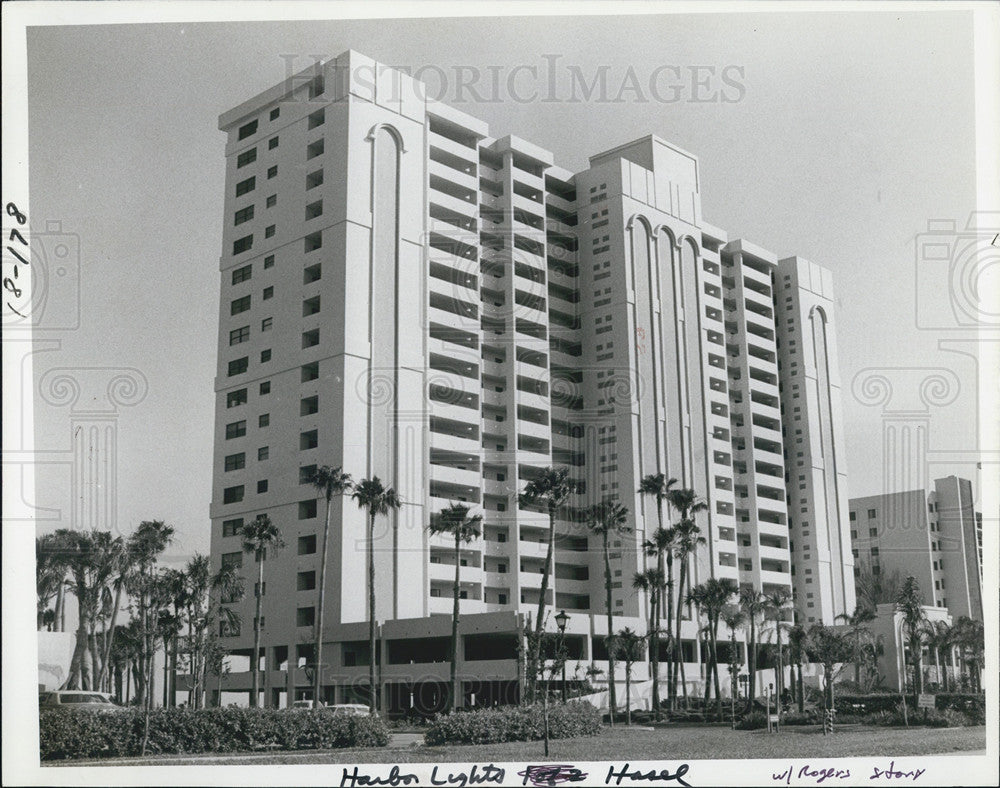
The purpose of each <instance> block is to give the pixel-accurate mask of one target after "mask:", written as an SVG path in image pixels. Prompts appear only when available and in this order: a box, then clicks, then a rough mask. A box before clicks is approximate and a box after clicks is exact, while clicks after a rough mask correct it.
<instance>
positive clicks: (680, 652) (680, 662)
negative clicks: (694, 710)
mask: <svg viewBox="0 0 1000 788" xmlns="http://www.w3.org/2000/svg"><path fill="white" fill-rule="evenodd" d="M686 578H687V560H686V559H685V560H683V561H682V562H681V573H680V585H679V587H678V589H677V632H676V635H675V636H674V637H675V642H674V653H675V654H676V655H677V671H678V672H679V675H680V680H681V689H682V690H683V692H684V706H685V708H687V677H686V676H685V673H684V649H683V648H682V644H681V618H682V616H683V612H684V605H683V604H682V600H683V598H684V581H685V579H686ZM676 680H677V673H675V675H674V682H672V683H673V684H675V685H676ZM676 695H677V691H676V689H675V690H674V697H675V699H676Z"/></svg>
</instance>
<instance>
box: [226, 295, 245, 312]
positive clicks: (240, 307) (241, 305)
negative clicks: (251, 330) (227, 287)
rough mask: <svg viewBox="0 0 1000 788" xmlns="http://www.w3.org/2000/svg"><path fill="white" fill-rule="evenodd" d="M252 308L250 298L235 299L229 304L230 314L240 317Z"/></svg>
mask: <svg viewBox="0 0 1000 788" xmlns="http://www.w3.org/2000/svg"><path fill="white" fill-rule="evenodd" d="M249 308H250V296H248V295H247V296H243V297H242V298H237V299H234V300H233V301H231V302H230V304H229V314H230V315H238V314H240V312H246V311H247V310H248V309H249Z"/></svg>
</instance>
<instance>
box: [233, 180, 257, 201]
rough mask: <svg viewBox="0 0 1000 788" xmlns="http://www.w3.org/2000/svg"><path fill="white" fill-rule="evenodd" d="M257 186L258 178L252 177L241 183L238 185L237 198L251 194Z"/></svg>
mask: <svg viewBox="0 0 1000 788" xmlns="http://www.w3.org/2000/svg"><path fill="white" fill-rule="evenodd" d="M256 186H257V176H256V175H251V176H250V177H249V178H247V179H246V180H243V181H240V182H239V183H237V184H236V196H237V197H242V196H243V195H244V194H249V193H250V192H252V191H253V190H254V188H255V187H256Z"/></svg>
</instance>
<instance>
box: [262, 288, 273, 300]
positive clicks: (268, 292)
mask: <svg viewBox="0 0 1000 788" xmlns="http://www.w3.org/2000/svg"><path fill="white" fill-rule="evenodd" d="M273 296H274V287H265V288H264V300H265V301H267V299H269V298H272V297H273Z"/></svg>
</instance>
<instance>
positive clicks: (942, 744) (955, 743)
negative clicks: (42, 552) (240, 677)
mask: <svg viewBox="0 0 1000 788" xmlns="http://www.w3.org/2000/svg"><path fill="white" fill-rule="evenodd" d="M985 748H986V728H985V726H978V727H973V728H944V729H942V728H910V729H896V728H872V727H866V726H851V728H850V729H847V728H844V729H841V730H838V731H837V732H835V733H834V734H833V735H832V736H823V734H822V730H820V729H814V728H812V727H808V728H807V727H798V726H788V727H786V728H784V729H782V732H781V733H780V734H768V733H767V732H765V731H733V730H729V729H726V728H675V729H670V728H660V729H657V730H629V729H627V728H625V727H624V726H618V727H616V728H614V729H613V730H612V729H610V728H609V729H606V730H605V732H604V733H603V734H602V735H600V736H586V737H581V738H577V739H554V740H553V741H552V742H551V744H550V747H549V758H548V761H549V762H555V761H563V762H564V763H583V762H586V761H610V760H614V761H624V760H631V761H640V760H670V761H677V760H702V759H718V758H735V759H746V758H815V757H820V756H823V757H838V756H839V757H848V756H857V757H864V756H879V757H884V756H885V755H886V754H892V755H895V756H905V755H929V754H935V753H951V752H958V751H963V750H983V749H985ZM542 752H543V750H542V743H541V742H540V741H539V742H513V743H509V744H490V745H455V746H442V747H407V748H397V747H385V748H378V749H363V750H325V751H315V750H309V751H300V752H281V753H259V754H256V753H254V754H245V755H197V756H191V755H163V756H157V757H155V758H116V759H106V760H101V761H86V762H83V761H58V762H47V763H46V764H44V765H52V766H58V765H65V766H78V765H82V764H84V763H86V764H87V765H102V766H113V765H120V766H145V765H171V766H180V765H184V764H211V765H226V764H242V765H250V764H252V765H257V764H260V765H279V764H311V763H315V764H335V763H416V762H428V763H488V762H490V761H493V762H504V761H534V762H539V761H540V759H541V758H542V757H543V756H542Z"/></svg>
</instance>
